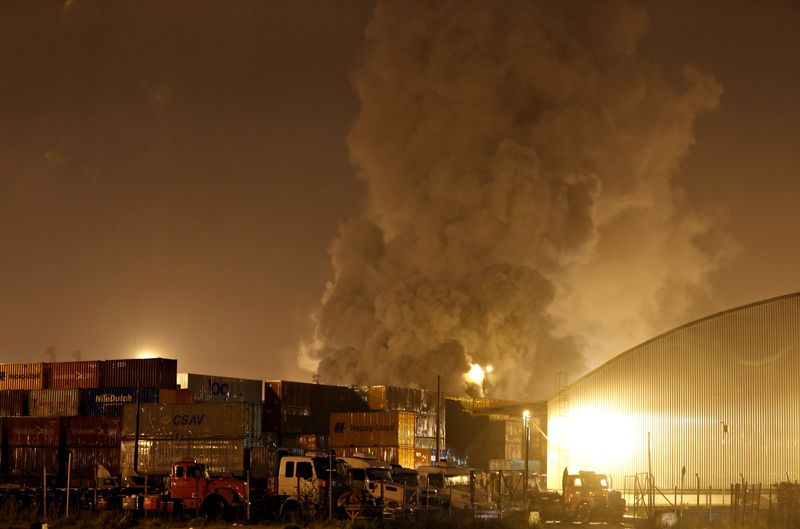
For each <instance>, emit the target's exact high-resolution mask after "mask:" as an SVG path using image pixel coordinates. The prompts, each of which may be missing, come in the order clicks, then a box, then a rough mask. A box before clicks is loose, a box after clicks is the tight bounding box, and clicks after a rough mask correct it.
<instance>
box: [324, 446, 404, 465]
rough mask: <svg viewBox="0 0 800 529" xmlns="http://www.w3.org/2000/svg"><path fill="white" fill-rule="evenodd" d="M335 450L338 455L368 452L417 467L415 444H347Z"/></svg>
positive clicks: (394, 462) (387, 460) (368, 453)
mask: <svg viewBox="0 0 800 529" xmlns="http://www.w3.org/2000/svg"><path fill="white" fill-rule="evenodd" d="M335 450H336V456H337V457H353V456H354V455H356V454H366V455H369V456H372V457H376V458H378V459H380V460H381V461H386V462H387V463H391V464H395V465H400V466H402V467H404V468H415V466H414V462H415V449H414V447H413V446H345V447H339V448H336V449H335Z"/></svg>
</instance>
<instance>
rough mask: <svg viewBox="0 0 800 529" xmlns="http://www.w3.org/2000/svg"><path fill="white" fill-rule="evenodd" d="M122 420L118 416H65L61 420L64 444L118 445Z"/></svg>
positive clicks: (86, 445) (75, 445)
mask: <svg viewBox="0 0 800 529" xmlns="http://www.w3.org/2000/svg"><path fill="white" fill-rule="evenodd" d="M121 424H122V420H121V419H120V418H119V417H87V416H79V417H66V418H64V419H62V421H61V425H62V426H61V428H62V431H63V432H64V440H65V443H66V446H67V447H68V448H69V447H78V446H81V447H94V446H97V447H112V446H116V447H119V442H120V432H121Z"/></svg>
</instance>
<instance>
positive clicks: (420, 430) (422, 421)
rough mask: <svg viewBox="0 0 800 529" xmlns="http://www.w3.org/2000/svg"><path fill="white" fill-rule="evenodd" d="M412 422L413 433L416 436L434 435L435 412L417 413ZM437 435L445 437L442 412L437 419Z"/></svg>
mask: <svg viewBox="0 0 800 529" xmlns="http://www.w3.org/2000/svg"><path fill="white" fill-rule="evenodd" d="M414 422H415V424H414V435H416V436H417V437H436V414H435V413H418V414H417V415H416V419H415V420H414ZM439 437H441V438H444V437H446V436H445V416H444V413H442V416H441V418H440V420H439Z"/></svg>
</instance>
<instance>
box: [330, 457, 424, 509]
mask: <svg viewBox="0 0 800 529" xmlns="http://www.w3.org/2000/svg"><path fill="white" fill-rule="evenodd" d="M336 468H337V475H338V476H339V477H340V478H342V479H343V481H344V482H345V483H346V484H347V485H348V488H349V489H350V490H352V491H359V490H363V491H365V492H367V493H369V495H370V498H367V500H369V502H370V503H373V504H375V505H376V506H377V507H379V508H380V509H382V510H383V513H384V514H393V513H394V512H396V511H398V510H401V509H405V508H407V507H408V506H409V501H410V500H412V499H413V497H411V495H410V494H409V493H408V491H407V487H406V486H405V485H404V484H403V483H397V482H395V481H394V479H393V478H392V467H391V465H389V463H386V462H384V461H381V460H379V459H377V458H375V457H371V456H367V455H363V454H358V453H356V454H354V455H353V456H352V457H340V458H337V459H336ZM342 503H344V502H342ZM362 503H363V501H362Z"/></svg>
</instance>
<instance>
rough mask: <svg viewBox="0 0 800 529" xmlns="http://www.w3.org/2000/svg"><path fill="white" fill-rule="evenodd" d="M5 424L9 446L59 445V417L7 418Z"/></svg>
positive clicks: (4, 420)
mask: <svg viewBox="0 0 800 529" xmlns="http://www.w3.org/2000/svg"><path fill="white" fill-rule="evenodd" d="M3 422H4V426H3V428H4V429H5V432H6V438H7V442H8V445H9V446H55V447H57V446H58V445H59V437H60V430H59V425H60V420H59V419H58V418H57V417H6V418H5V419H3Z"/></svg>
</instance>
